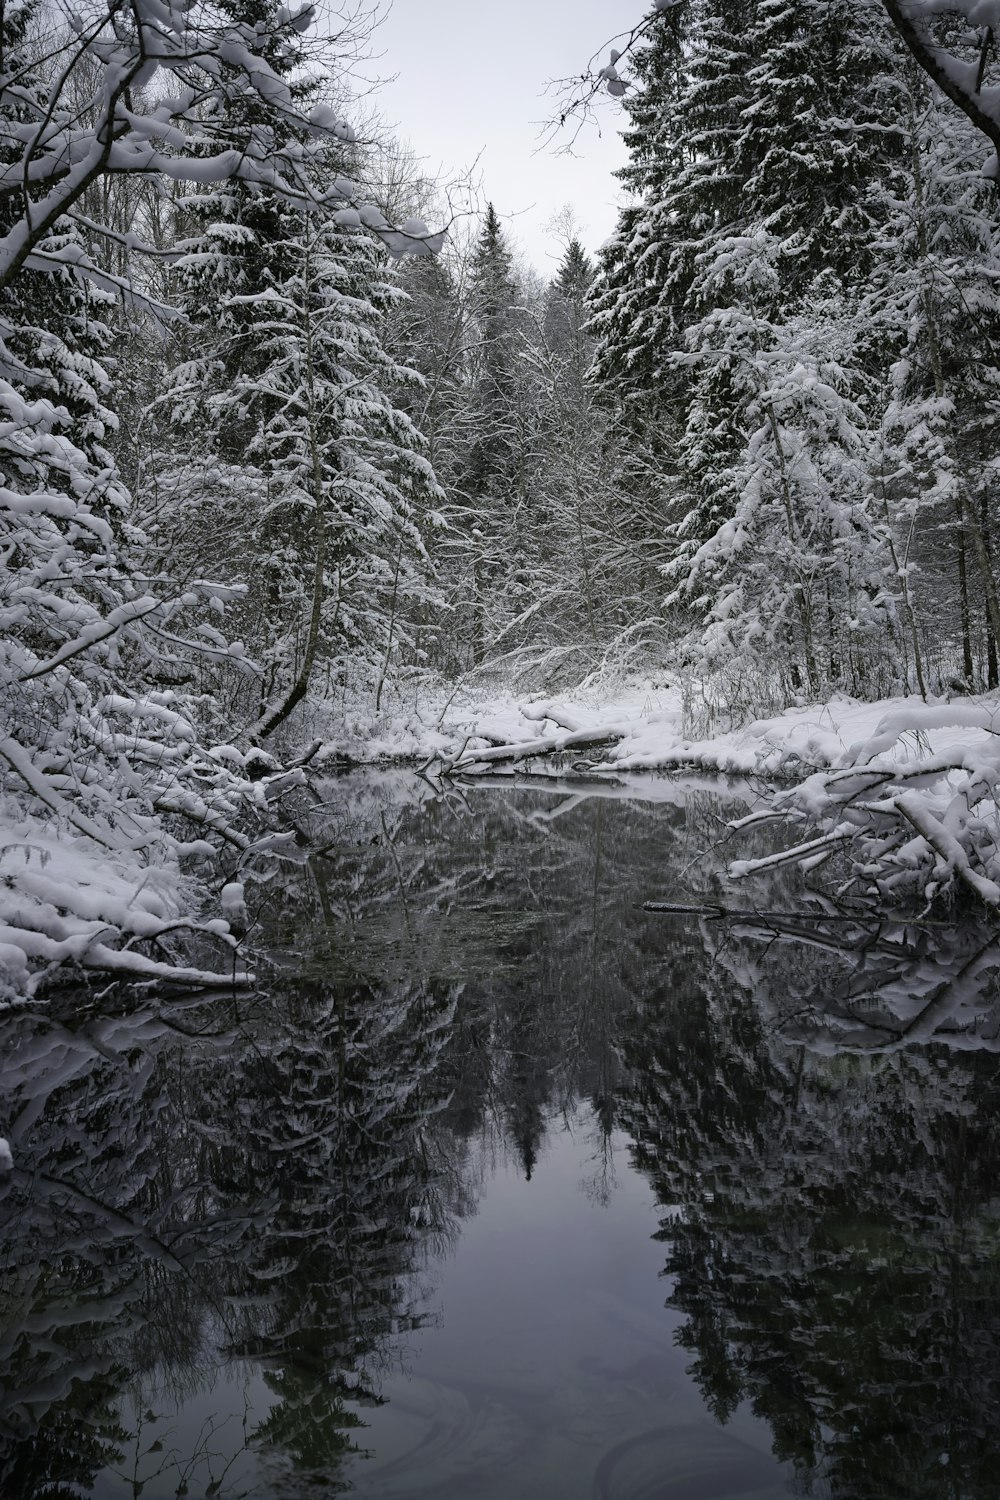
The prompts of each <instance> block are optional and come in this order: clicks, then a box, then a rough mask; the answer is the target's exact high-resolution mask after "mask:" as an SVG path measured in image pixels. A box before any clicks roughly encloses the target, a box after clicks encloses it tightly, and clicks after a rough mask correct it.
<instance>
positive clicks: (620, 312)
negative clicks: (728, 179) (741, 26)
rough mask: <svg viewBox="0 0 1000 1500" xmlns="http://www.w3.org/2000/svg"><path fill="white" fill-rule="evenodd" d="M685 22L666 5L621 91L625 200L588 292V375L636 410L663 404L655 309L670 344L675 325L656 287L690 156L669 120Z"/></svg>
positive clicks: (681, 12)
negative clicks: (591, 348)
mask: <svg viewBox="0 0 1000 1500" xmlns="http://www.w3.org/2000/svg"><path fill="white" fill-rule="evenodd" d="M689 27H690V7H688V6H678V7H673V8H672V9H670V10H667V11H665V12H664V13H663V14H662V15H661V16H658V17H657V18H656V20H655V21H654V22H653V23H652V27H651V31H650V35H649V37H648V39H647V40H646V42H645V43H644V45H643V46H642V47H641V48H640V49H639V51H638V53H637V55H636V56H635V58H634V60H633V62H634V74H635V86H634V87H633V89H632V90H631V91H630V92H629V93H628V94H627V95H626V96H625V107H626V111H627V114H628V124H627V126H626V128H625V129H624V130H623V132H622V136H623V139H624V141H625V144H626V146H627V147H628V150H629V155H630V160H629V161H628V163H627V164H626V165H625V167H623V168H622V170H621V171H620V172H619V174H618V175H619V177H620V178H621V181H622V184H623V186H624V189H625V192H626V194H627V195H628V199H627V202H626V206H625V207H624V208H623V209H622V211H621V213H620V214H619V220H618V225H617V228H616V231H615V233H614V235H613V236H612V237H611V239H610V240H609V241H608V243H607V245H605V246H604V248H603V249H602V251H601V254H600V257H599V263H598V273H599V274H598V276H597V278H596V281H595V283H594V285H593V288H592V292H591V303H592V312H593V333H594V335H595V337H596V339H597V346H596V350H595V357H594V367H595V376H596V378H597V379H598V380H599V381H600V382H601V383H602V384H603V385H604V386H605V387H611V386H612V385H613V386H614V388H615V390H616V392H617V393H619V395H620V396H621V397H623V398H624V402H625V407H626V410H627V409H628V408H629V407H630V406H632V405H634V406H637V407H638V408H639V411H640V413H642V412H644V411H645V409H646V407H647V406H648V405H649V403H651V402H652V403H653V404H654V406H655V405H662V401H661V400H660V397H661V394H662V385H663V383H664V369H663V358H662V350H663V343H664V338H663V334H662V331H661V330H660V329H659V326H658V325H659V320H660V313H661V311H663V312H665V313H666V315H667V318H668V320H669V321H670V333H669V334H668V335H667V338H666V343H667V347H668V348H669V347H673V337H674V332H675V328H674V324H673V312H674V309H673V308H672V307H671V306H670V304H669V303H666V302H665V300H664V298H663V296H662V291H663V288H665V287H666V285H667V283H668V280H669V279H670V260H671V254H672V251H673V247H674V244H675V240H676V237H677V233H678V229H677V225H676V223H675V215H674V212H673V208H672V204H671V193H672V190H673V187H674V185H675V184H676V182H677V181H678V179H679V176H680V174H681V173H682V172H683V171H684V168H685V165H686V160H687V152H686V150H685V147H684V145H683V143H682V141H681V140H680V139H679V136H680V133H679V132H678V130H677V127H676V124H675V121H676V119H677V114H678V109H679V105H680V99H681V94H682V90H683V86H684V66H685V61H684V59H685V51H686V46H685V43H686V41H687V37H688V31H689ZM681 232H683V230H682V231H681ZM666 383H667V385H668V386H669V385H670V384H671V383H672V382H671V381H670V380H669V378H668V379H667V381H666Z"/></svg>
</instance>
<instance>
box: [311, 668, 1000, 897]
mask: <svg viewBox="0 0 1000 1500" xmlns="http://www.w3.org/2000/svg"><path fill="white" fill-rule="evenodd" d="M688 718H689V714H688V712H687V711H686V705H685V699H684V695H683V693H682V691H681V690H680V689H679V688H677V687H674V686H672V685H670V684H669V683H664V682H659V683H656V682H653V681H650V680H641V681H633V682H631V683H628V684H624V685H622V686H621V687H620V688H619V689H618V690H617V691H615V692H614V693H604V694H601V693H599V692H597V691H592V692H588V693H581V694H577V695H573V694H567V695H564V696H561V697H558V698H541V697H530V698H529V697H525V698H518V697H516V696H512V695H495V696H488V695H481V696H478V697H477V696H475V695H472V694H461V695H459V694H456V695H454V696H453V697H452V698H451V699H449V700H447V701H445V702H444V703H443V706H441V707H440V708H439V707H438V706H437V705H434V704H432V703H425V704H424V705H423V707H422V708H415V710H414V712H412V713H411V714H409V715H404V716H403V717H399V718H396V719H395V720H386V721H385V722H384V723H382V724H381V725H379V726H377V728H375V729H374V732H371V733H369V734H368V736H367V739H365V740H364V741H363V742H362V740H361V739H359V738H358V737H357V729H358V727H359V726H356V727H355V731H354V733H355V742H354V743H353V744H350V745H348V744H346V743H344V742H343V741H341V742H340V743H339V744H334V745H333V746H331V747H330V748H331V750H333V751H336V752H338V753H347V754H350V755H352V756H353V758H358V759H369V758H393V757H398V756H409V757H417V758H420V759H422V760H423V761H424V762H425V766H426V769H427V771H428V772H429V773H430V774H432V775H433V774H437V775H443V776H450V777H454V776H458V775H461V776H464V777H472V776H477V775H482V774H484V773H487V772H494V773H495V772H498V771H500V772H502V771H505V770H510V769H513V768H517V769H518V770H520V771H524V772H531V771H532V770H536V771H538V770H541V769H543V767H544V765H545V764H546V763H550V762H551V761H552V759H553V758H558V763H559V764H560V765H561V766H562V767H563V768H565V767H566V765H567V763H568V764H569V765H571V766H572V767H573V768H576V769H579V770H586V771H587V772H588V773H590V774H592V775H608V776H614V775H616V774H621V773H625V772H629V773H635V772H638V771H659V772H670V771H679V770H687V771H690V770H696V771H699V772H702V773H709V774H711V773H715V774H724V775H731V776H752V777H755V778H760V779H761V780H765V781H767V782H768V783H770V784H772V786H774V788H775V790H774V791H773V792H772V793H771V795H770V796H769V798H768V806H767V808H766V809H765V810H764V811H762V812H760V813H755V814H753V815H752V818H751V819H750V820H748V821H752V822H756V821H760V820H761V819H769V820H773V819H780V820H787V821H788V823H789V825H790V838H789V846H788V849H787V851H786V852H785V853H783V854H781V855H777V856H773V857H772V859H771V860H770V861H767V862H765V864H766V863H774V862H779V861H781V860H783V859H791V858H794V859H799V860H801V861H802V862H803V863H804V864H805V866H806V867H807V868H814V867H815V866H817V865H818V864H819V863H821V862H823V861H824V860H826V859H827V858H828V857H829V856H830V855H831V854H833V853H835V852H838V851H846V852H847V854H848V857H849V858H850V860H851V862H852V868H853V882H852V883H853V886H854V888H855V889H857V890H859V891H862V892H864V893H865V894H866V895H874V896H875V897H877V898H878V899H880V900H882V901H886V902H890V903H891V902H893V901H896V900H905V901H906V902H908V903H912V902H913V901H914V900H915V899H916V900H918V901H926V902H931V901H934V900H936V899H938V898H942V897H950V896H952V895H954V894H955V893H956V892H957V891H958V889H959V888H964V889H965V891H966V893H971V894H972V895H973V896H975V897H976V898H977V900H979V901H981V902H985V904H986V905H987V906H991V907H1000V853H998V846H1000V810H998V802H997V797H996V792H995V789H996V788H997V786H998V785H1000V700H998V698H997V696H996V695H995V694H986V695H980V696H974V697H960V698H955V699H952V700H946V699H935V700H931V701H927V702H925V701H923V700H922V699H920V698H919V697H916V696H911V697H908V698H892V699H884V700H882V701H879V702H875V703H862V702H858V701H857V700H855V699H852V698H847V697H843V696H837V697H834V698H833V699H832V700H831V701H830V702H828V703H824V704H804V705H800V706H797V707H792V708H789V709H786V710H785V711H784V712H783V713H780V714H776V715H773V716H770V717H766V718H760V719H756V720H753V721H751V722H750V723H747V724H745V725H743V726H741V727H738V728H735V729H728V730H724V731H723V732H720V733H717V734H712V735H709V736H700V735H698V734H692V733H691V732H690V729H689V727H688ZM762 867H763V866H762V865H761V864H760V863H759V862H757V863H754V862H749V861H743V862H737V864H735V865H734V866H733V873H735V874H746V873H751V872H752V871H755V870H759V869H761V868H762Z"/></svg>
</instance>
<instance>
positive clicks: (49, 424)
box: [0, 0, 405, 993]
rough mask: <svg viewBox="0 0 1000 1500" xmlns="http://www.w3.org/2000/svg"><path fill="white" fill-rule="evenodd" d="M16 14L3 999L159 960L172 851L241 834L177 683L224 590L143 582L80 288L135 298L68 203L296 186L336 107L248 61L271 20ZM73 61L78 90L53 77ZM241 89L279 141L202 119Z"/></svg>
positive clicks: (10, 102) (4, 654)
mask: <svg viewBox="0 0 1000 1500" xmlns="http://www.w3.org/2000/svg"><path fill="white" fill-rule="evenodd" d="M308 20H309V13H304V15H303V16H299V17H297V18H296V17H292V18H288V17H286V18H285V19H284V20H282V21H281V23H280V28H279V29H286V30H291V31H293V32H294V31H296V30H298V29H300V28H301V26H302V25H303V24H307V23H308ZM32 21H33V12H32V7H31V6H30V5H28V6H24V7H21V6H18V5H7V6H5V7H4V10H3V14H2V16H0V43H2V54H3V59H2V70H0V122H2V128H0V142H2V144H0V537H2V545H0V635H2V640H0V720H2V724H3V733H2V735H0V791H2V798H3V800H2V809H0V814H2V817H3V820H4V824H5V828H6V830H7V833H8V835H9V837H8V838H7V855H6V857H7V858H8V859H11V858H14V857H16V858H17V859H18V860H19V861H21V864H20V868H19V869H18V871H17V873H16V876H15V873H14V872H13V871H10V872H8V873H7V874H5V875H4V878H3V883H2V884H0V900H2V903H3V905H2V914H0V924H2V928H0V930H2V936H0V944H2V949H0V964H2V970H3V978H2V986H3V989H4V992H5V993H7V992H8V991H11V992H15V993H16V992H23V991H25V990H28V989H30V988H31V987H32V986H33V985H34V984H36V983H37V982H38V980H39V978H40V977H41V976H44V972H45V969H46V966H47V965H50V964H57V963H59V962H62V961H64V960H66V959H74V960H76V961H77V962H78V963H80V964H82V965H84V966H90V967H98V968H105V969H120V970H122V971H129V972H136V971H139V972H145V973H147V974H157V973H162V972H166V971H167V969H168V968H169V965H168V964H166V963H164V962H162V961H161V960H160V959H159V958H158V959H153V958H149V957H147V956H145V955H143V954H142V953H140V952H137V951H135V944H136V943H139V942H142V941H145V940H149V939H157V938H158V937H159V936H161V935H162V934H163V933H164V932H166V931H168V930H170V929H171V928H176V927H183V926H184V925H185V924H184V923H183V922H180V923H178V922H177V921H175V920H172V919H173V918H174V917H175V916H176V912H177V910H178V904H177V903H178V892H177V866H176V858H177V854H178V852H179V850H180V849H182V848H188V849H191V850H192V851H197V852H198V853H201V854H206V853H208V852H210V851H211V848H212V845H211V844H210V843H209V842H207V841H206V835H213V836H215V835H218V836H220V837H222V838H224V839H229V840H230V841H231V842H232V843H234V844H235V845H237V846H238V847H240V848H242V847H244V846H245V843H246V840H245V839H244V838H243V837H242V836H241V835H238V834H236V833H235V832H234V831H233V829H232V827H231V825H230V823H229V819H228V813H229V812H230V811H231V803H229V802H227V797H228V790H229V787H230V785H231V784H229V783H227V780H226V777H225V775H224V773H223V771H222V770H221V768H220V767H219V766H218V765H216V764H215V762H214V761H213V760H212V759H210V758H208V757H207V756H206V755H205V754H204V752H203V751H202V750H201V749H200V747H199V745H198V739H197V734H196V731H195V729H194V727H193V724H192V721H191V715H190V712H189V705H188V704H187V703H185V702H184V701H183V700H182V699H181V698H180V697H179V696H178V689H179V688H185V686H186V684H188V683H189V682H190V678H191V674H192V666H191V663H192V661H194V660H198V659H202V660H203V659H204V658H205V656H206V655H207V656H209V657H213V658H215V659H216V660H224V659H225V660H228V659H230V658H231V657H232V656H233V652H231V651H230V650H229V648H227V646H226V644H225V641H224V640H223V639H222V638H221V636H219V634H218V631H217V630H216V629H215V627H212V626H208V624H207V621H206V620H205V618H204V617H205V614H206V613H207V614H208V615H209V617H211V616H212V615H214V614H217V613H218V611H220V610H224V608H225V604H226V601H227V598H228V597H229V596H230V595H231V590H229V589H228V588H227V587H225V586H214V585H211V584H208V583H205V582H204V581H203V579H202V578H201V577H200V575H194V576H192V577H191V578H188V579H185V580H184V581H183V582H182V583H180V584H178V583H175V582H172V581H171V580H170V579H168V578H157V577H150V576H149V575H148V574H146V573H144V572H143V569H142V567H141V566H140V565H139V561H138V558H137V555H136V551H135V548H134V546H133V537H132V534H131V531H130V529H129V528H128V527H125V526H122V525H120V524H119V516H120V515H121V514H122V513H123V512H124V511H125V509H126V507H127V504H128V499H127V495H126V492H125V490H124V486H123V485H122V483H121V479H120V477H119V475H118V473H117V471H116V468H115V464H114V462H113V459H112V458H111V457H110V454H109V450H108V447H107V438H108V433H109V430H110V429H111V428H112V427H113V417H112V415H111V413H110V411H109V409H108V407H107V404H106V393H107V389H108V383H107V380H106V378H105V377H104V374H103V372H102V370H101V368H100V362H99V353H100V348H101V345H102V342H103V339H104V335H103V333H102V331H101V329H100V319H99V314H98V316H97V318H96V319H95V316H94V314H95V303H94V301H93V294H92V293H90V292H87V291H85V288H86V287H88V286H94V285H96V286H98V287H114V288H116V289H118V290H119V291H121V292H122V293H123V294H125V295H126V296H128V297H129V298H130V299H132V301H133V302H134V303H137V304H140V305H141V303H142V302H143V300H144V299H143V295H142V293H141V292H139V291H137V290H136V289H134V288H133V287H131V286H128V285H126V284H125V283H124V282H123V280H122V278H121V277H119V276H117V275H116V274H115V272H114V271H113V270H108V269H107V267H106V265H105V266H102V265H99V264H97V263H96V261H95V260H94V258H93V256H92V254H91V253H90V250H89V248H88V246H90V245H93V244H95V243H100V244H104V245H108V244H112V245H113V244H115V243H116V234H117V231H116V229H115V227H114V224H113V223H112V222H111V221H109V220H99V219H93V218H91V217H90V216H89V215H88V214H87V213H86V211H85V209H84V207H83V204H84V200H85V198H86V197H87V195H88V194H89V192H90V189H91V188H93V187H94V186H95V185H96V184H98V183H100V182H101V181H103V180H104V179H105V178H106V177H107V176H108V175H119V174H121V175H126V176H127V175H129V174H131V173H140V174H143V175H147V174H151V173H156V172H159V173H162V174H164V176H165V177H167V178H172V179H174V180H183V179H185V178H188V179H190V178H192V177H193V178H197V179H199V180H202V181H205V182H219V181H223V180H226V179H227V178H230V177H242V178H243V179H245V180H250V181H253V182H254V183H256V184H259V185H262V186H267V187H268V189H269V190H271V191H273V192H275V193H277V194H278V195H280V196H282V197H284V198H286V199H289V200H291V201H297V202H300V203H303V202H305V201H307V200H308V198H309V197H310V196H312V190H311V189H310V187H309V184H308V182H307V181H306V180H305V177H304V175H303V162H304V161H305V160H306V159H307V158H308V156H309V155H310V153H311V152H312V150H313V147H314V144H315V139H316V138H317V135H318V134H319V135H325V134H326V133H327V128H328V126H331V127H332V126H333V124H334V120H333V117H332V116H331V115H330V114H329V112H327V111H319V113H318V114H315V115H314V118H313V119H312V120H309V119H307V118H305V117H304V116H303V115H302V114H301V112H300V111H297V110H296V108H295V105H294V102H293V101H292V100H291V98H290V96H289V94H288V90H287V88H285V86H284V85H283V84H282V82H281V80H280V78H279V77H278V76H277V75H276V74H275V73H274V72H273V71H272V70H271V69H270V68H269V66H268V65H267V63H266V62H265V61H264V60H263V59H262V58H260V57H258V56H257V54H256V52H255V48H257V47H260V46H264V45H265V44H266V41H267V31H266V28H265V29H263V30H258V29H255V28H253V27H248V26H241V25H228V24H226V23H225V22H222V23H221V24H216V23H215V21H214V20H213V18H212V17H211V16H209V17H208V18H207V19H206V17H205V15H203V14H202V13H200V12H199V13H198V14H195V13H194V12H192V11H191V10H190V9H188V8H185V7H181V6H175V7H171V6H170V5H168V6H167V7H166V8H165V7H163V6H160V5H157V6H151V5H149V4H147V3H146V0H133V3H131V4H129V5H126V6H125V7H118V8H116V10H115V11H114V13H107V12H105V13H94V14H92V15H91V16H90V17H89V19H88V20H87V21H80V22H74V23H73V27H71V29H70V30H69V31H68V32H67V34H66V36H65V38H63V39H60V38H59V37H58V36H56V37H53V35H51V34H46V33H44V32H42V33H39V32H36V31H35V30H34V29H33V26H32ZM53 56H54V59H55V66H51V65H50V64H51V62H52V58H53ZM223 59H225V61H223ZM84 64H86V65H87V67H86V68H85V67H84ZM87 68H89V69H90V71H89V72H88V71H87ZM85 77H86V78H89V79H91V80H92V82H91V83H90V85H89V89H90V92H89V94H88V97H87V99H86V100H85V101H84V102H83V103H81V100H80V98H79V92H78V91H77V92H76V93H71V92H70V91H69V90H68V83H67V80H68V79H71V78H78V79H84V78H85ZM154 78H155V80H156V84H157V85H158V87H153V86H152V84H151V80H153V79H154ZM143 84H145V85H146V90H145V91H143V90H142V89H141V85H143ZM255 93H259V94H261V95H262V96H266V98H267V104H268V109H269V110H270V111H272V114H278V115H281V116H282V118H284V119H285V120H288V121H295V122H296V129H297V132H298V134H297V137H296V139H295V140H294V141H292V140H290V141H289V145H288V148H287V149H285V148H284V147H280V146H278V145H276V143H275V139H274V136H273V134H271V133H269V132H268V130H267V129H266V128H263V127H261V128H258V127H257V126H256V125H255V124H250V125H248V127H247V129H246V130H245V131H244V132H243V133H242V136H241V138H240V140H239V144H238V145H235V146H234V144H233V137H232V136H228V137H227V135H226V132H225V130H224V128H223V127H221V126H219V125H218V121H219V119H220V118H222V117H224V116H225V114H226V108H227V103H228V101H229V100H231V99H232V98H234V97H237V96H238V97H239V98H241V99H245V98H247V97H248V96H252V95H254V94H255ZM293 147H294V149H293ZM68 163H69V164H71V165H69V166H67V164H68ZM339 196H340V198H341V200H342V201H343V200H344V194H343V193H341V194H339ZM93 198H94V195H93V194H91V195H90V202H89V203H88V206H89V207H91V208H93ZM385 232H386V233H387V235H389V236H390V237H391V234H392V231H389V229H388V226H386V228H385ZM403 238H405V236H404V237H403ZM130 248H131V249H137V250H141V249H142V248H143V244H142V240H141V233H140V234H139V235H137V236H136V237H135V238H134V239H132V240H130ZM146 248H148V249H150V250H152V251H155V249H156V247H155V246H152V245H147V246H146ZM169 815H176V818H177V819H178V820H180V821H178V822H177V823H175V824H174V828H175V832H173V833H168V831H167V829H166V827H165V824H164V817H165V816H169ZM178 829H184V830H185V832H184V833H181V834H180V838H178V834H177V831H176V830H178ZM192 830H193V831H194V832H195V834H196V835H197V837H196V839H195V841H194V843H193V844H188V845H185V844H182V843H181V842H180V839H183V838H185V837H188V836H189V833H190V831H192ZM123 934H127V935H128V940H127V942H125V943H124V944H123V945H121V946H119V944H120V942H121V937H122V935H123ZM32 971H33V973H34V977H32ZM172 972H178V971H172ZM179 972H181V973H183V972H184V971H179Z"/></svg>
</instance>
